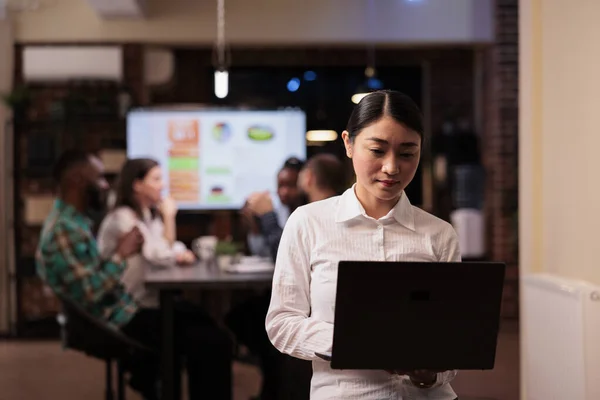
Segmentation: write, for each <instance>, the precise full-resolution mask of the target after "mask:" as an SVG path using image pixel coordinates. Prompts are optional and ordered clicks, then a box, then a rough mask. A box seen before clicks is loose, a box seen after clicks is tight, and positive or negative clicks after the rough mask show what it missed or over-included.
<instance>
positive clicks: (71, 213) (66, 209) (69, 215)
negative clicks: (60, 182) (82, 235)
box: [54, 199, 93, 227]
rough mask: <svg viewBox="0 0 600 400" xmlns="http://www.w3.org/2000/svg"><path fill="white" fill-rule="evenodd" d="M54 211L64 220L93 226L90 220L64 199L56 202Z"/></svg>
mask: <svg viewBox="0 0 600 400" xmlns="http://www.w3.org/2000/svg"><path fill="white" fill-rule="evenodd" d="M54 210H55V212H56V213H58V214H59V215H60V216H61V217H62V218H66V219H72V220H76V221H79V222H81V223H83V224H85V225H87V226H90V227H91V226H92V224H93V222H92V220H91V219H90V218H88V217H87V216H85V215H84V214H82V213H80V212H79V211H77V210H76V209H75V207H73V206H72V205H70V204H68V203H65V202H64V201H63V200H62V199H56V200H55V201H54Z"/></svg>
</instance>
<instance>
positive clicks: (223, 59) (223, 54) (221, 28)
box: [216, 0, 228, 69]
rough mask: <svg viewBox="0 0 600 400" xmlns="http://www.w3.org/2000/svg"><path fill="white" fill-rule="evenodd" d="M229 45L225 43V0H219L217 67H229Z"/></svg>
mask: <svg viewBox="0 0 600 400" xmlns="http://www.w3.org/2000/svg"><path fill="white" fill-rule="evenodd" d="M227 56H228V54H227V46H226V44H225V0H217V41H216V58H217V60H216V64H217V65H216V66H217V69H226V68H227V64H228V62H227V58H228V57H227Z"/></svg>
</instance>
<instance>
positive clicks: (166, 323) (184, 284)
mask: <svg viewBox="0 0 600 400" xmlns="http://www.w3.org/2000/svg"><path fill="white" fill-rule="evenodd" d="M272 280H273V272H272V271H264V272H252V273H230V272H224V271H222V270H220V269H219V268H218V267H217V266H216V263H204V262H199V263H198V264H196V265H194V266H191V267H184V268H172V269H167V270H160V271H153V272H150V273H148V274H147V275H146V280H145V281H146V287H147V288H149V289H153V290H157V291H158V292H159V293H160V310H161V326H162V328H161V330H162V338H161V339H162V347H161V354H160V361H161V374H162V381H161V391H162V397H161V399H162V400H179V399H176V396H178V393H180V390H179V387H180V382H181V371H180V368H179V365H178V363H177V358H176V354H175V332H174V327H175V315H174V304H175V298H176V296H177V295H178V294H179V293H180V292H181V291H183V290H186V291H202V292H206V291H231V290H244V289H254V290H256V289H265V288H269V287H271V282H272Z"/></svg>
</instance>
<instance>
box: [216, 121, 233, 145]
mask: <svg viewBox="0 0 600 400" xmlns="http://www.w3.org/2000/svg"><path fill="white" fill-rule="evenodd" d="M212 135H213V138H214V139H215V140H216V141H217V142H221V143H223V142H226V141H228V140H229V139H230V138H231V127H230V126H229V125H228V124H226V123H224V122H220V123H218V124H216V125H215V127H214V128H213V130H212Z"/></svg>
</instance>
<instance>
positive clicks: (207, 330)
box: [98, 158, 232, 400]
mask: <svg viewBox="0 0 600 400" xmlns="http://www.w3.org/2000/svg"><path fill="white" fill-rule="evenodd" d="M162 189H163V180H162V171H161V168H160V166H159V164H158V163H157V162H156V161H155V160H151V159H145V158H141V159H132V160H128V161H127V162H126V163H125V165H124V166H123V168H122V170H121V173H120V175H119V178H118V181H117V186H116V202H115V208H114V209H113V210H112V211H111V212H110V213H109V214H108V215H107V216H106V218H105V219H104V220H103V221H102V224H101V226H100V231H99V233H98V248H99V250H100V253H101V254H102V256H103V257H104V258H105V259H110V257H112V256H113V255H114V253H115V249H116V243H117V240H118V238H120V237H121V235H122V234H123V232H127V231H129V230H130V229H132V227H134V226H137V227H138V228H139V230H140V232H141V234H142V236H143V237H144V245H143V246H142V251H141V253H140V254H138V255H135V256H133V257H130V258H128V259H127V266H126V269H125V272H124V273H123V275H122V278H121V279H122V282H123V283H124V286H125V288H126V289H127V290H128V291H129V293H131V295H132V297H133V298H134V300H135V302H136V303H137V304H138V305H140V311H138V314H137V317H136V318H137V319H134V320H133V322H135V323H133V322H132V323H130V324H128V325H127V326H126V327H125V328H123V331H124V332H125V334H127V335H129V336H131V337H133V338H134V339H136V340H139V341H140V342H142V343H144V344H146V345H147V346H149V347H151V348H154V349H158V348H160V343H161V340H160V337H161V329H160V310H159V309H158V304H159V303H158V295H157V293H155V292H154V291H150V290H147V289H146V288H145V285H144V278H145V274H146V272H147V271H148V270H150V269H154V268H178V267H179V266H185V265H189V264H192V263H194V262H195V256H194V254H193V253H192V252H191V251H189V250H187V249H186V247H185V246H184V245H183V244H181V243H178V242H177V241H176V225H175V216H176V214H177V205H176V204H175V202H174V200H173V199H170V198H166V199H161V192H162ZM174 332H175V342H176V344H177V346H176V351H177V353H178V354H179V355H181V356H183V358H184V360H185V365H186V369H187V373H188V376H189V377H190V379H188V393H189V396H188V397H189V398H190V400H191V399H204V398H210V399H215V400H216V399H223V400H229V399H231V396H232V393H231V362H232V343H231V340H230V337H229V335H228V334H227V333H226V332H224V331H223V330H222V329H221V328H219V327H218V326H217V324H216V322H215V321H213V320H212V319H211V318H210V317H209V316H208V315H207V314H206V312H204V310H202V309H201V308H199V307H196V306H194V305H192V304H190V303H187V302H185V301H178V302H176V304H175V329H174ZM141 361H142V363H141V365H140V366H138V368H143V369H145V370H146V372H145V373H144V374H143V375H144V376H146V377H147V378H146V379H147V380H148V381H152V380H156V378H157V376H158V371H159V367H160V366H159V365H156V364H154V363H152V362H150V360H146V361H143V360H141ZM148 384H150V383H148Z"/></svg>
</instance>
